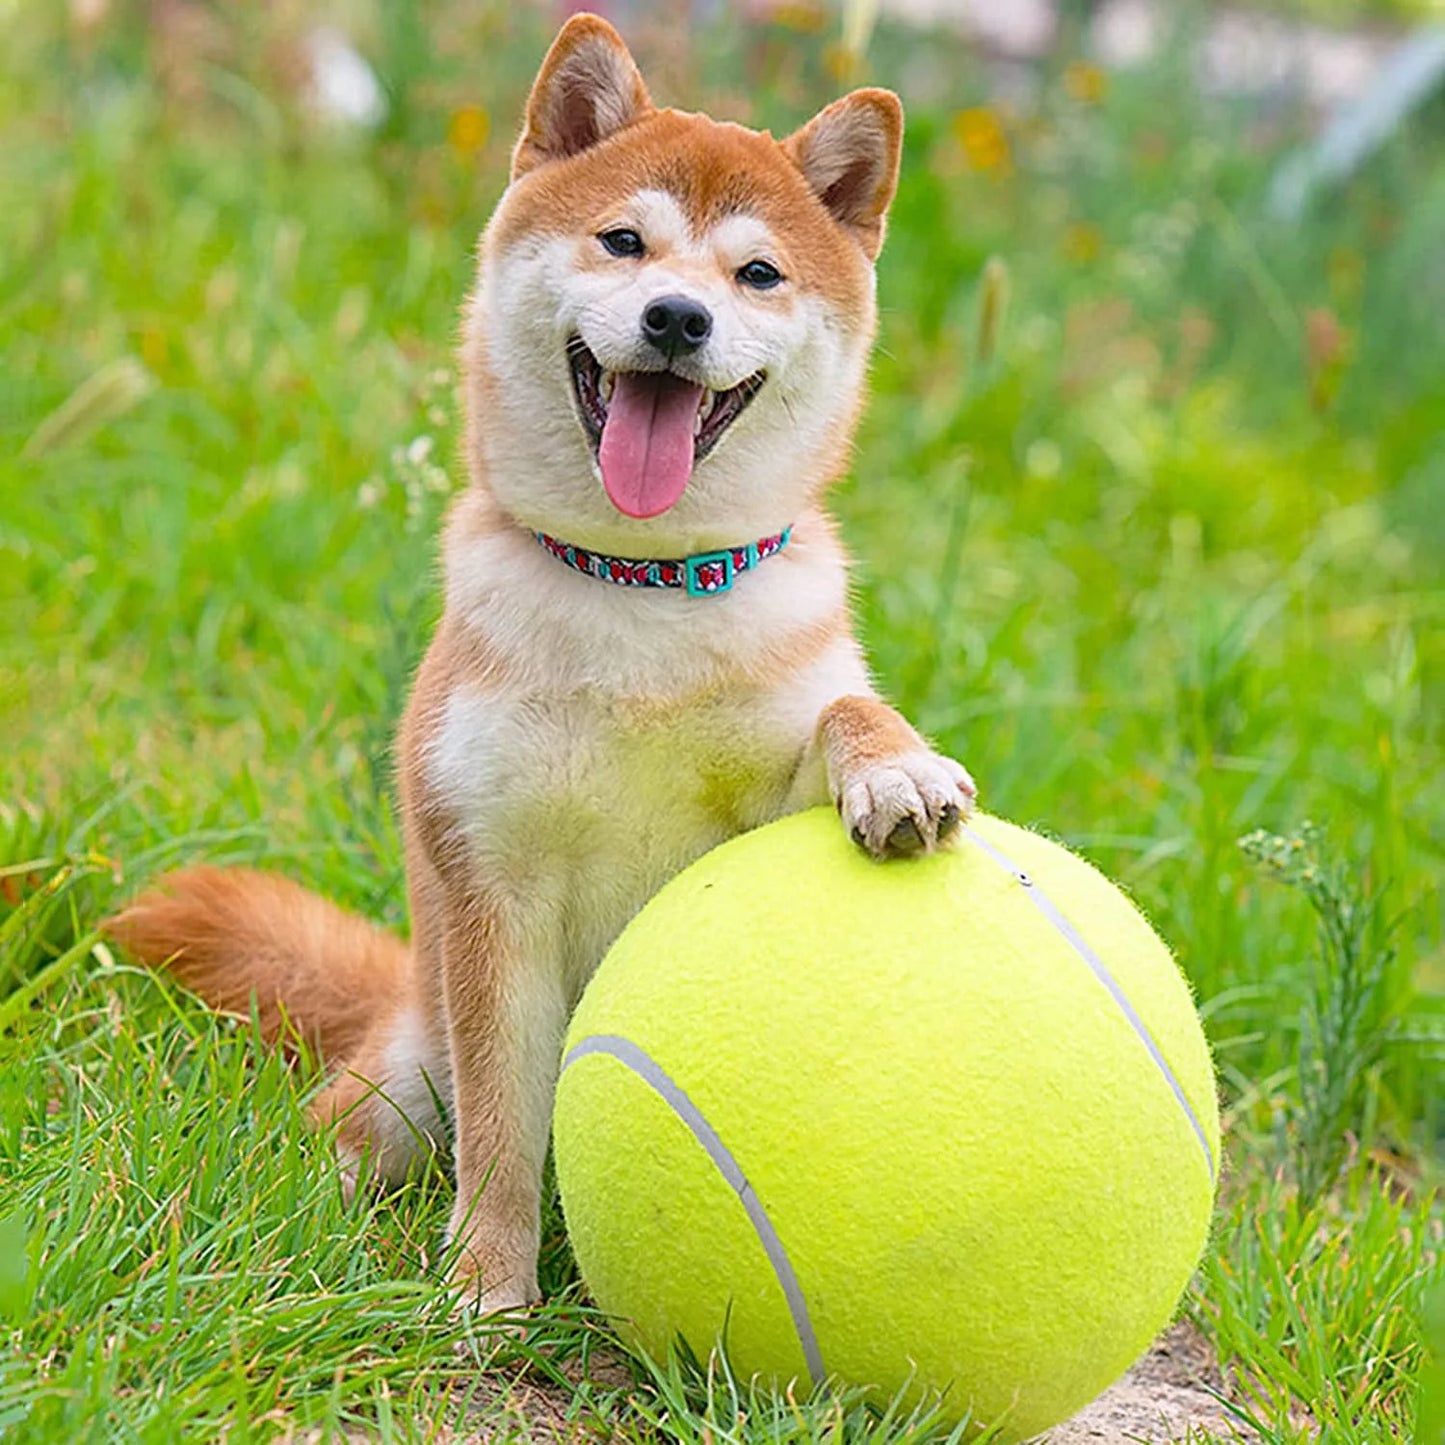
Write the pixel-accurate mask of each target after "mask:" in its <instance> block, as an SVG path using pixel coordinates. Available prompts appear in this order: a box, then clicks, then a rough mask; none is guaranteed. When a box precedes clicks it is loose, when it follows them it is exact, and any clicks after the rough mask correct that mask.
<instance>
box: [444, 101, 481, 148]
mask: <svg viewBox="0 0 1445 1445" xmlns="http://www.w3.org/2000/svg"><path fill="white" fill-rule="evenodd" d="M491 129H492V121H491V117H490V116H489V115H488V114H487V112H486V111H485V110H483V109H482V107H481V106H479V105H464V106H462V107H461V108H460V109H459V110H454V111H453V112H452V118H451V120H450V121H449V122H448V123H447V144H448V145H449V146H451V148H452V149H453V150H454V151H455V152H456V153H457V155H459V156H460V157H461V158H462V159H463V160H468V159H470V158H471V157H472V156H475V155H477V154H478V153H479V152H480V151H481V149H482V147H483V146H485V145H486V143H487V136H488V135H489V134H490V133H491Z"/></svg>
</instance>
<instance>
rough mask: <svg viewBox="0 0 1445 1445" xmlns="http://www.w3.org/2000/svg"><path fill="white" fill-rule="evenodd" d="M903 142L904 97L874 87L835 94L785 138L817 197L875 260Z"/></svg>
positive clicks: (879, 248)
mask: <svg viewBox="0 0 1445 1445" xmlns="http://www.w3.org/2000/svg"><path fill="white" fill-rule="evenodd" d="M902 147H903V105H902V102H901V101H899V99H898V97H897V96H896V95H894V94H893V92H892V91H891V90H876V89H872V88H869V89H866V90H855V91H853V92H852V93H851V94H849V95H845V96H844V97H843V98H842V99H841V100H835V101H834V102H833V103H832V105H830V106H827V107H826V108H825V109H823V110H820V111H819V112H818V114H817V115H815V116H814V117H813V118H812V120H810V121H809V122H808V123H807V125H805V126H803V127H802V128H801V129H800V130H796V131H794V132H793V134H792V135H790V136H789V137H788V138H787V140H785V141H784V142H783V149H784V150H785V151H786V152H787V153H788V155H789V156H790V157H791V158H792V161H793V164H794V165H795V166H797V168H798V169H799V170H800V171H802V173H803V178H804V179H805V180H806V181H807V182H808V184H809V185H810V186H811V187H812V188H813V191H814V193H815V194H816V195H817V197H818V199H819V200H820V201H822V203H823V204H824V205H825V206H826V207H827V208H828V210H829V211H830V212H831V213H832V215H833V219H834V220H835V221H837V222H838V224H839V225H841V226H842V227H844V229H845V230H847V231H850V232H851V233H852V235H853V236H854V238H855V239H856V240H857V242H858V244H859V245H860V246H861V247H862V248H863V251H864V254H865V255H866V256H867V257H868V259H869V260H870V261H872V260H875V259H876V258H877V256H878V253H879V251H881V250H882V249H883V221H884V218H885V217H886V216H887V214H888V207H889V205H890V204H892V201H893V193H894V191H896V190H897V189H898V160H899V154H900V152H901V150H902Z"/></svg>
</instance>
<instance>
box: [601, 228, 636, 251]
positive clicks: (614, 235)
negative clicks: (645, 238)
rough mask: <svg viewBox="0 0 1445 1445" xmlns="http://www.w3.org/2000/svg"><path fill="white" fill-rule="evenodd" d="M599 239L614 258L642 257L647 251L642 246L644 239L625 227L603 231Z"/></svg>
mask: <svg viewBox="0 0 1445 1445" xmlns="http://www.w3.org/2000/svg"><path fill="white" fill-rule="evenodd" d="M597 239H598V240H599V241H601V242H602V244H603V245H604V246H605V247H606V248H607V250H608V251H609V252H610V253H611V254H612V255H614V256H640V255H642V253H643V252H644V251H645V250H646V249H647V248H646V247H645V246H644V245H643V244H642V237H641V236H639V235H638V234H637V232H636V231H629V230H628V229H627V228H626V227H625V226H620V227H619V228H618V229H617V230H615V231H603V233H602V234H601V235H600V236H598V238H597Z"/></svg>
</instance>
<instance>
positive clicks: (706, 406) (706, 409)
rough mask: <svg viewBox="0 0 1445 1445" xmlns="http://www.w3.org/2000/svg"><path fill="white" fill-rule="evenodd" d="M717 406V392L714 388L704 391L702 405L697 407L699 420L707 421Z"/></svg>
mask: <svg viewBox="0 0 1445 1445" xmlns="http://www.w3.org/2000/svg"><path fill="white" fill-rule="evenodd" d="M715 406H717V392H715V391H712V390H707V391H704V392H703V394H702V405H701V406H700V407H698V409H697V414H698V418H699V420H701V421H706V420H707V419H708V417H710V416H711V415H712V413H713V408H714V407H715Z"/></svg>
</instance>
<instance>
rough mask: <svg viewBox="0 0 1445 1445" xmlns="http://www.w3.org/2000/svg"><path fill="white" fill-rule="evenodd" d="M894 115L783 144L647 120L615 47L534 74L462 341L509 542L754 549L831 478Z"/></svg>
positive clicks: (862, 105) (866, 334)
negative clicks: (753, 542) (750, 545)
mask: <svg viewBox="0 0 1445 1445" xmlns="http://www.w3.org/2000/svg"><path fill="white" fill-rule="evenodd" d="M902 129H903V117H902V110H901V107H900V106H899V103H898V100H897V97H895V96H894V95H892V94H890V93H889V92H888V91H884V90H859V91H855V92H853V93H852V94H850V95H848V96H845V97H844V98H843V99H842V100H839V101H836V102H834V103H833V104H832V105H830V106H828V107H827V108H826V109H825V110H823V111H822V112H820V113H819V114H818V115H817V116H815V117H814V118H813V119H812V120H811V121H809V122H808V124H807V125H805V126H803V127H802V129H800V130H798V131H797V132H795V133H794V134H793V135H791V136H789V137H788V138H787V139H786V140H783V141H775V140H774V139H773V138H772V136H771V135H769V134H767V133H766V132H758V131H752V130H748V129H746V128H745V127H742V126H738V125H731V124H722V123H719V122H716V121H713V120H710V119H708V118H707V117H706V116H701V115H689V114H685V113H682V112H678V111H673V110H660V109H657V108H655V107H654V106H653V104H652V102H651V100H650V99H649V97H648V93H647V89H646V87H645V85H644V84H643V81H642V77H641V76H640V75H639V74H638V71H637V67H636V66H635V65H634V64H633V61H632V57H631V56H630V55H629V54H628V52H627V48H626V47H625V46H624V45H623V43H622V40H621V39H620V37H619V36H618V35H617V33H616V32H615V31H614V30H613V29H612V28H611V26H609V25H607V24H606V23H605V22H604V21H602V20H599V19H597V18H596V17H595V16H590V15H582V16H577V17H575V18H574V19H572V20H571V21H569V22H568V23H567V25H566V26H565V27H564V28H563V29H562V31H561V33H560V34H559V35H558V37H557V39H556V41H555V42H554V43H553V46H552V49H551V50H550V52H549V53H548V55H547V58H546V60H545V62H544V63H543V65H542V69H541V72H540V73H539V75H538V77H537V80H536V83H535V85H534V87H533V90H532V95H531V98H530V100H529V102H528V105H527V115H526V123H525V127H524V130H523V133H522V138H521V140H520V141H519V142H518V144H517V148H516V151H515V153H514V156H513V164H512V183H511V185H510V186H509V187H508V189H507V192H506V194H505V195H504V196H503V198H502V201H501V203H500V205H499V206H498V208H497V211H496V214H495V215H494V217H493V218H492V222H491V224H490V225H489V226H488V228H487V232H486V235H485V236H484V238H483V244H482V248H481V259H480V269H479V280H478V285H477V289H476V292H475V294H474V296H473V298H472V302H471V307H470V311H469V314H468V323H467V341H466V347H465V352H464V355H465V359H466V362H467V372H468V388H469V394H468V398H467V401H468V416H469V428H468V446H469V449H470V451H471V452H472V454H473V455H472V461H473V465H474V469H475V470H476V471H477V473H478V475H479V476H480V477H482V478H484V479H485V482H486V484H487V485H488V486H490V488H491V489H492V491H493V492H494V493H495V494H496V496H497V497H498V499H499V500H500V502H501V504H502V505H503V507H504V508H505V509H506V510H507V511H508V512H510V513H511V514H512V515H513V516H514V517H516V518H517V520H519V521H521V522H523V523H524V524H526V525H528V526H532V527H536V528H538V529H540V530H542V531H547V532H552V533H555V534H558V535H561V536H564V537H566V538H567V539H568V540H572V541H577V542H580V543H583V544H585V545H588V546H591V547H595V548H598V549H602V550H612V551H617V552H628V551H631V552H633V553H634V554H640V553H644V552H650V553H651V554H652V555H665V554H666V553H667V552H669V551H676V550H690V549H695V548H697V547H699V546H717V545H723V544H731V543H735V542H737V541H739V540H747V539H750V538H753V537H758V536H763V535H766V534H768V533H770V532H773V531H777V530H780V529H781V528H782V527H784V526H786V525H788V524H789V523H791V522H792V521H793V520H794V518H795V517H796V515H797V514H798V512H799V511H800V510H801V509H802V508H803V507H804V506H805V505H806V504H807V502H808V501H809V500H810V499H811V498H812V497H813V496H815V495H816V493H817V492H818V491H819V490H821V488H822V487H823V486H824V485H825V484H826V483H827V482H828V481H830V480H831V479H832V478H833V477H834V476H835V475H836V474H837V473H838V471H839V470H841V468H842V466H843V465H844V462H845V460H846V456H847V452H848V447H849V444H850V441H851V435H852V430H853V426H854V422H855V420H856V416H857V412H858V406H859V398H860V393H861V389H862V384H863V375H864V369H865V366H866V360H867V353H868V348H869V345H870V343H871V341H872V336H873V327H874V301H873V261H874V259H875V258H876V256H877V254H878V250H879V248H880V246H881V245H882V242H883V223H884V216H885V213H886V211H887V208H888V205H889V202H890V201H891V200H892V198H893V192H894V187H895V184H896V181H897V174H898V156H899V145H900V141H901V137H902Z"/></svg>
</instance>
